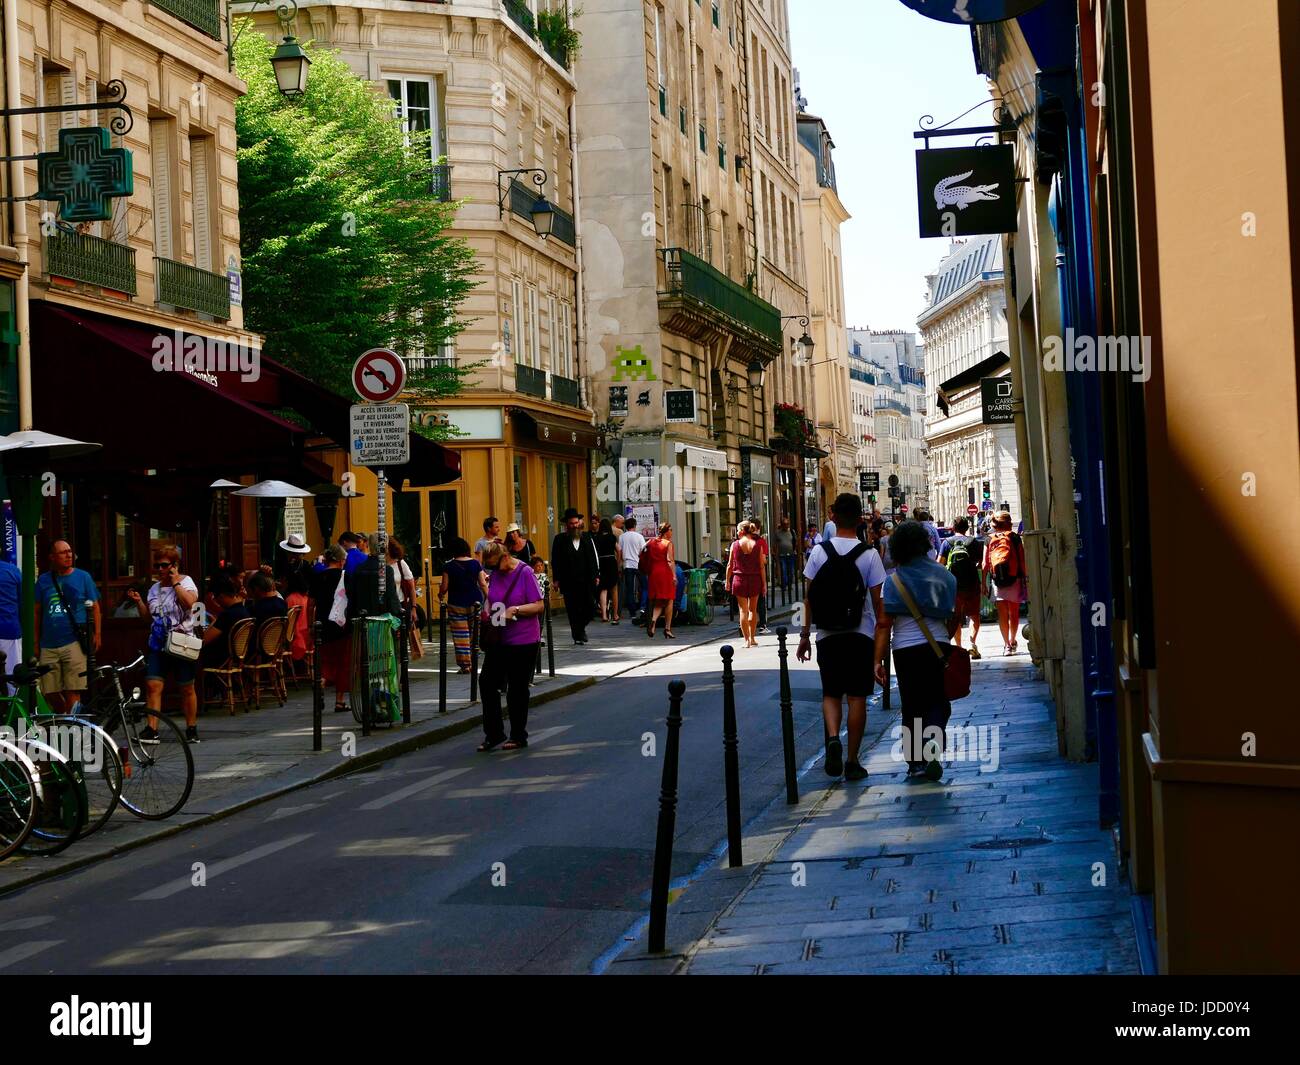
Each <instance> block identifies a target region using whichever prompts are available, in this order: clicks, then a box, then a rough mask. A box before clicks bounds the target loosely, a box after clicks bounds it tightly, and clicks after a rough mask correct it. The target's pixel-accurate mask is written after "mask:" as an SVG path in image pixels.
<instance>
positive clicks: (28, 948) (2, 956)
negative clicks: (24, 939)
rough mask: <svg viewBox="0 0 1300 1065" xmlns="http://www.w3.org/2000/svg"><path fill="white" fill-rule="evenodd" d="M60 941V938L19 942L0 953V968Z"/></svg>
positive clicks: (47, 948)
mask: <svg viewBox="0 0 1300 1065" xmlns="http://www.w3.org/2000/svg"><path fill="white" fill-rule="evenodd" d="M62 942H64V941H63V940H62V939H34V940H32V941H31V942H30V943H19V944H18V946H16V947H10V948H9V949H8V950H6V951H4V952H3V953H0V969H4V968H6V967H7V966H10V965H13V964H15V963H16V962H20V961H26V960H27V959H28V958H31V957H34V956H35V955H37V954H39V953H40V952H41V951H43V950H49V949H50V948H51V947H57V946H58V945H59V944H60V943H62Z"/></svg>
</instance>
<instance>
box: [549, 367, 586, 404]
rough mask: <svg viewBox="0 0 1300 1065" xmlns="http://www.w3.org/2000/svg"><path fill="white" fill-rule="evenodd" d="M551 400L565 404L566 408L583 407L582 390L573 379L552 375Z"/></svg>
mask: <svg viewBox="0 0 1300 1065" xmlns="http://www.w3.org/2000/svg"><path fill="white" fill-rule="evenodd" d="M551 399H553V400H554V401H555V402H556V403H563V404H564V405H565V406H566V407H581V406H582V389H581V388H580V387H579V385H578V382H577V381H575V380H574V379H573V378H572V377H561V376H560V375H559V374H556V373H553V374H551Z"/></svg>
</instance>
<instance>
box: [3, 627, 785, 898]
mask: <svg viewBox="0 0 1300 1065" xmlns="http://www.w3.org/2000/svg"><path fill="white" fill-rule="evenodd" d="M774 609H776V610H778V611H784V610H785V609H788V608H782V607H778V608H774ZM769 620H773V618H769ZM731 635H733V634H732V633H730V632H728V633H726V634H720V635H718V636H714V637H713V638H711V639H706V640H700V641H699V642H698V643H687V644H683V645H682V646H680V647H671V648H669V649H668V650H666V651H665V652H664V653H663V654H660V655H655V656H654V657H653V658H647V659H644V660H642V661H640V662H636V663H633V664H632V665H629V666H628V667H627V668H626V669H621V670H619V671H618V672H617V673H610V674H608V675H606V676H603V677H582V678H581V679H579V680H576V681H572V682H570V683H568V684H563V685H560V686H559V687H556V688H551V689H549V690H547V691H542V692H539V693H538V694H537V695H536V696H533V697H530V698H529V700H528V705H529V709H532V708H533V707H536V706H544V705H545V704H546V703H549V702H553V701H554V700H556V699H562V698H564V697H565V696H566V695H572V694H574V693H575V692H579V691H582V690H584V689H585V688H589V687H591V686H592V685H593V684H597V683H599V682H600V681H602V680H612V679H613V678H615V677H621V676H623V675H624V674H625V673H630V672H632V670H634V669H640V668H642V667H643V666H648V665H653V664H654V663H655V662H662V661H663V660H664V659H665V658H671V657H672V656H673V655H677V654H682V653H683V652H685V651H689V650H692V649H693V648H696V647H704V646H707V645H708V644H710V643H716V642H718V641H719V640H725V639H727V638H729V637H730V636H731ZM476 705H481V704H479V703H477V702H472V703H466V704H465V706H463V707H461V708H460V709H462V710H466V709H469V708H470V707H473V706H476ZM425 724H437V719H430V721H429V722H427V723H425ZM482 724H483V714H482V713H481V712H480V713H477V714H474V715H473V716H467V717H464V718H462V719H461V720H459V721H454V722H452V721H449V722H447V723H445V724H439V725H438V727H436V728H429V729H427V730H426V731H423V732H418V733H414V732H413V733H408V734H406V735H404V736H403V737H402V739H400V740H397V741H396V742H394V743H392V744H389V745H387V746H384V747H377V748H375V749H374V750H369V751H366V752H364V753H362V754H357V755H354V756H353V757H352V758H349V759H348V760H347V761H346V762H339V763H338V764H336V765H334V766H331V767H330V768H329V769H327V770H325V771H324V772H321V773H316V774H314V775H313V776H310V777H307V778H306V779H302V780H295V781H293V782H292V783H290V784H286V785H284V786H282V787H278V788H276V789H274V790H273V791H268V792H266V793H264V794H261V795H255V796H253V797H252V798H248V799H242V800H240V801H238V802H235V803H232V804H231V805H230V806H227V807H223V808H222V809H220V810H213V811H212V812H211V813H208V814H204V815H202V816H200V817H198V818H196V819H194V820H193V821H187V822H185V823H184V824H175V825H168V826H167V827H166V828H160V829H159V830H158V831H157V832H153V833H150V834H149V835H147V836H141V837H139V838H137V839H132V840H124V841H123V842H121V843H119V844H117V845H115V846H114V847H112V848H111V849H109V850H106V851H102V852H100V853H98V854H87V855H84V856H82V857H74V858H69V859H68V860H66V861H64V862H62V863H61V864H59V865H58V866H57V867H55V868H51V869H37V870H33V872H32V873H31V874H30V875H28V876H24V877H23V878H22V879H20V880H15V881H13V882H12V883H9V884H5V885H3V886H0V898H4V897H5V896H6V895H11V894H13V893H14V892H15V891H21V890H22V889H24V888H27V887H30V886H31V885H33V884H38V883H40V882H41V881H43V880H52V879H54V878H55V877H59V876H63V875H64V874H65V873H70V872H73V871H74V870H77V869H84V868H86V867H87V866H90V865H94V864H95V863H96V862H101V861H103V860H105V859H106V858H114V857H116V856H118V855H119V854H125V853H127V852H128V851H133V850H136V849H137V848H139V847H144V846H146V845H148V844H151V843H157V842H159V841H160V840H164V839H169V838H170V837H172V836H176V835H180V833H182V832H188V831H189V830H190V829H193V828H199V827H201V826H204V825H210V824H213V823H214V822H216V821H221V820H224V819H225V818H227V817H232V816H234V815H235V814H238V813H242V812H243V811H245V810H249V809H251V808H252V807H254V806H259V805H261V804H262V803H265V802H271V801H272V800H274V799H279V798H283V797H284V796H285V795H290V794H292V793H293V792H295V791H301V790H302V789H304V788H309V787H312V786H314V785H316V784H322V783H324V782H325V781H327V780H333V779H335V778H337V777H342V776H347V775H348V774H350V773H356V772H359V771H361V770H363V769H367V768H369V767H370V766H373V765H378V764H380V763H382V762H386V761H388V760H390V759H392V758H396V757H399V756H400V755H403V754H410V753H411V752H413V751H418V750H422V749H424V748H425V747H432V746H433V745H434V744H437V743H441V742H442V741H443V740H447V739H451V738H452V737H453V736H459V735H461V734H462V733H465V732H471V731H473V730H474V729H475V728H479V727H481V726H482ZM416 727H421V726H416ZM309 753H311V754H315V753H317V752H315V751H313V752H309ZM319 753H322V754H323V753H325V752H323V751H322V752H319ZM73 847H74V848H75V847H76V844H75V843H74V844H73Z"/></svg>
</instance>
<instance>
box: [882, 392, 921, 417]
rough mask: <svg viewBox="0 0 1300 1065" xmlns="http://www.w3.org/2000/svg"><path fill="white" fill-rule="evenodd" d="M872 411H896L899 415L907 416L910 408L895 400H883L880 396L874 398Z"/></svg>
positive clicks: (910, 410) (910, 411)
mask: <svg viewBox="0 0 1300 1065" xmlns="http://www.w3.org/2000/svg"><path fill="white" fill-rule="evenodd" d="M874 409H875V410H892V411H897V412H898V413H899V414H906V415H908V416H910V415H911V413H912V408H911V407H909V406H908V405H907V404H906V403H900V402H899V401H898V400H896V399H883V398H881V397H880V396H877V397H876V401H875V404H874Z"/></svg>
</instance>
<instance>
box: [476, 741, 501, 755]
mask: <svg viewBox="0 0 1300 1065" xmlns="http://www.w3.org/2000/svg"><path fill="white" fill-rule="evenodd" d="M504 742H505V741H504V740H484V741H483V742H482V743H480V744H479V745H478V746H477V747H475V748H474V749H475V750H476V751H478V753H479V754H486V753H487V752H488V751H494V750H496V749H497V748H498V747H500V746H501V744H502V743H504Z"/></svg>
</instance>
